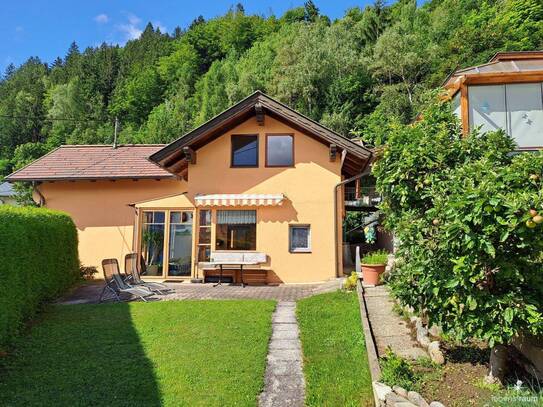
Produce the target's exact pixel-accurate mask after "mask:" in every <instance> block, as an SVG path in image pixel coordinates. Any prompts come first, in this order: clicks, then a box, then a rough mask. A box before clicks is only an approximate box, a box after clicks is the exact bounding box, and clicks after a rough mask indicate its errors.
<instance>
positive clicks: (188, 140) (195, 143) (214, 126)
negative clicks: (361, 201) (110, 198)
mask: <svg viewBox="0 0 543 407" xmlns="http://www.w3.org/2000/svg"><path fill="white" fill-rule="evenodd" d="M256 115H262V116H263V115H268V116H270V117H273V118H275V119H277V120H279V121H282V122H284V123H286V124H288V125H290V126H291V127H293V128H295V129H297V130H299V131H300V132H302V133H304V134H307V135H308V136H310V137H313V138H315V139H316V140H318V141H320V142H322V143H324V144H327V145H332V144H334V145H336V146H337V147H338V149H339V150H340V151H341V150H344V151H346V153H347V156H346V160H345V165H346V166H347V167H349V168H350V169H351V170H352V171H353V172H356V171H357V168H358V167H360V166H362V165H363V164H364V163H365V162H366V161H367V160H368V159H369V158H370V157H371V151H370V150H369V149H367V148H366V147H364V146H362V145H361V144H359V143H356V142H354V141H352V140H350V139H348V138H347V137H344V136H342V135H340V134H338V133H336V132H335V131H333V130H330V129H328V128H327V127H325V126H323V125H321V124H319V123H317V122H316V121H314V120H312V119H310V118H308V117H306V116H304V115H302V114H300V113H298V112H296V111H294V110H292V109H291V108H289V107H288V106H286V105H284V104H283V103H281V102H278V101H277V100H275V99H272V98H271V97H270V96H268V95H265V94H264V93H262V92H261V91H256V92H255V93H253V94H252V95H249V96H248V97H246V98H245V99H243V100H241V101H240V102H238V103H237V104H235V105H234V106H232V107H230V108H229V109H227V110H225V111H224V112H222V113H220V114H218V115H217V116H215V117H213V118H212V119H211V120H209V121H208V122H206V123H204V124H203V125H201V126H200V127H197V128H196V129H194V130H192V131H190V132H188V133H187V134H185V135H184V136H182V137H180V138H179V139H177V140H175V141H174V142H172V143H171V144H168V145H167V146H166V147H164V148H162V149H160V150H159V151H157V152H155V153H154V154H152V155H151V156H150V157H149V159H150V160H151V161H154V162H156V163H157V164H158V165H160V166H161V167H163V168H165V169H167V170H168V171H170V172H172V173H179V172H182V170H183V169H185V168H186V167H187V165H188V162H187V160H186V159H185V156H184V153H183V148H184V147H190V148H191V149H193V150H198V149H199V148H200V147H202V146H203V145H205V144H207V143H209V142H210V141H212V140H214V139H215V138H217V137H219V136H221V135H223V134H224V133H225V132H227V131H228V130H230V129H232V128H234V127H235V126H237V125H239V124H240V123H242V122H244V121H246V120H247V119H249V118H251V117H253V116H256Z"/></svg>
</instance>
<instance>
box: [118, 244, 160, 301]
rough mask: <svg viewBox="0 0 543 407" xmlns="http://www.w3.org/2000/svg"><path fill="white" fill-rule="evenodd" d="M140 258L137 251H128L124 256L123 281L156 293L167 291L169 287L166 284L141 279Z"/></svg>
mask: <svg viewBox="0 0 543 407" xmlns="http://www.w3.org/2000/svg"><path fill="white" fill-rule="evenodd" d="M142 260H143V259H142V258H140V256H138V254H137V253H129V254H127V255H126V256H124V273H125V282H126V283H128V284H130V285H133V286H136V287H146V288H148V289H149V290H151V291H153V292H156V293H158V294H164V291H169V290H170V288H169V287H168V286H167V285H166V284H162V283H156V282H148V281H143V280H142V279H141V277H140V271H139V270H140V267H141V265H142V263H141V261H142ZM138 262H139V264H138ZM143 267H145V263H143Z"/></svg>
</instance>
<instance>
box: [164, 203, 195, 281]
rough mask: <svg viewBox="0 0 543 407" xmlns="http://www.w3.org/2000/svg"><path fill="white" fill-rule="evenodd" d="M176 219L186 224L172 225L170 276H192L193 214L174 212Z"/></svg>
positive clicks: (169, 261) (169, 255)
mask: <svg viewBox="0 0 543 407" xmlns="http://www.w3.org/2000/svg"><path fill="white" fill-rule="evenodd" d="M174 213H176V214H177V215H179V216H177V215H176V216H175V218H176V219H180V220H184V219H186V220H187V222H186V223H182V224H174V223H172V224H170V247H169V253H168V258H169V260H168V276H190V275H191V260H192V213H191V212H172V213H171V215H172V216H171V217H172V218H173V217H174V216H173V215H174Z"/></svg>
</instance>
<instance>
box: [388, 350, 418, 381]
mask: <svg viewBox="0 0 543 407" xmlns="http://www.w3.org/2000/svg"><path fill="white" fill-rule="evenodd" d="M379 362H380V363H379V364H380V365H381V381H382V382H383V383H385V384H388V385H389V386H400V387H403V388H404V389H406V390H417V388H418V386H417V382H418V380H419V377H418V375H417V373H416V372H415V371H414V369H413V366H411V364H410V363H409V362H408V361H407V360H406V359H404V358H402V357H401V356H398V355H396V354H395V353H394V352H392V351H391V350H387V352H386V354H385V355H384V356H383V357H382V358H381V359H380V360H379Z"/></svg>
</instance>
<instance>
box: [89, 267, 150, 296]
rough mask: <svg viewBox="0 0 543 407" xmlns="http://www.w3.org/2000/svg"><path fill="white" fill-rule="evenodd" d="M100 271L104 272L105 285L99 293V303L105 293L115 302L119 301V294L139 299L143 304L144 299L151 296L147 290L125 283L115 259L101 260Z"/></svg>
mask: <svg viewBox="0 0 543 407" xmlns="http://www.w3.org/2000/svg"><path fill="white" fill-rule="evenodd" d="M102 270H103V271H104V279H105V280H106V285H105V286H104V289H103V290H102V292H101V293H100V299H99V302H102V299H103V297H104V294H105V293H106V292H109V293H110V294H112V295H113V296H114V298H115V299H116V300H117V301H121V294H130V295H132V296H134V297H139V298H140V299H141V300H143V301H145V302H147V299H146V297H149V296H151V295H153V292H152V291H151V290H149V289H148V288H145V287H134V286H132V285H130V284H127V283H125V282H124V281H123V278H122V277H121V273H120V272H119V263H118V262H117V259H105V260H102Z"/></svg>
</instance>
